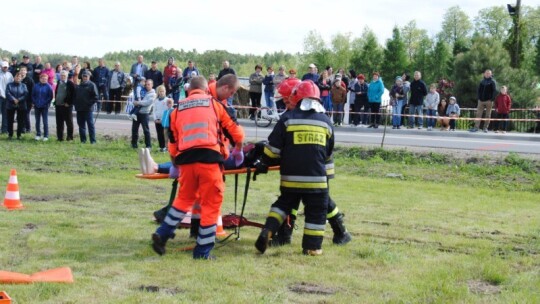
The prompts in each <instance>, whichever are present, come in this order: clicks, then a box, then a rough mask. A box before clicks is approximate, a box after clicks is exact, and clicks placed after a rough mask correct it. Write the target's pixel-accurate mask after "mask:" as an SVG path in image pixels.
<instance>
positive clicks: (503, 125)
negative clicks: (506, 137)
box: [495, 86, 512, 134]
mask: <svg viewBox="0 0 540 304" xmlns="http://www.w3.org/2000/svg"><path fill="white" fill-rule="evenodd" d="M511 108H512V98H511V97H510V95H509V94H508V88H507V87H506V86H502V87H501V92H500V93H499V95H497V98H495V111H496V112H497V118H498V119H502V120H499V121H497V127H496V128H495V133H499V132H501V133H503V134H505V133H506V131H508V129H507V128H508V120H507V119H508V118H509V115H510V109H511Z"/></svg>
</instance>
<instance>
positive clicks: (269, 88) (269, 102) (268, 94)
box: [263, 66, 274, 115]
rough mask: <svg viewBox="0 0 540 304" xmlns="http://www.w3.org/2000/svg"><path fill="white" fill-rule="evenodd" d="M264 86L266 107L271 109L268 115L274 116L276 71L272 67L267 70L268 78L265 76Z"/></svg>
mask: <svg viewBox="0 0 540 304" xmlns="http://www.w3.org/2000/svg"><path fill="white" fill-rule="evenodd" d="M263 84H264V99H265V101H266V106H267V107H269V108H270V112H269V113H268V115H272V110H273V109H274V69H272V67H271V66H269V67H267V68H266V76H264V79H263Z"/></svg>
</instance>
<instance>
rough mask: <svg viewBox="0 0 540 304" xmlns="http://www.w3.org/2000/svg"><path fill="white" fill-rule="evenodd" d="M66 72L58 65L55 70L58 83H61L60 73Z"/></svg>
mask: <svg viewBox="0 0 540 304" xmlns="http://www.w3.org/2000/svg"><path fill="white" fill-rule="evenodd" d="M63 70H64V68H63V67H62V65H61V64H57V65H56V67H55V68H54V74H55V75H54V79H56V82H58V81H60V72H62V71H63Z"/></svg>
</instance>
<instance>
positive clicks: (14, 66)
mask: <svg viewBox="0 0 540 304" xmlns="http://www.w3.org/2000/svg"><path fill="white" fill-rule="evenodd" d="M18 60H19V59H18V58H17V56H12V57H11V64H10V65H9V73H10V74H11V76H13V75H17V73H19V67H20V65H19V62H18Z"/></svg>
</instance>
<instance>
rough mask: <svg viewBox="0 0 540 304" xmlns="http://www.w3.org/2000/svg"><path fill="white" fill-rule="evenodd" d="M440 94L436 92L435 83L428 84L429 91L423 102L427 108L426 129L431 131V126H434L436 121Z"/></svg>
mask: <svg viewBox="0 0 540 304" xmlns="http://www.w3.org/2000/svg"><path fill="white" fill-rule="evenodd" d="M439 99H440V96H439V93H438V92H437V84H436V83H432V84H431V85H430V86H429V93H428V94H427V96H426V100H425V101H424V104H425V105H426V109H427V113H426V114H427V116H428V118H427V130H428V131H432V130H433V127H435V122H436V121H437V118H436V116H437V108H438V107H439V102H440V100H439Z"/></svg>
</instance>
